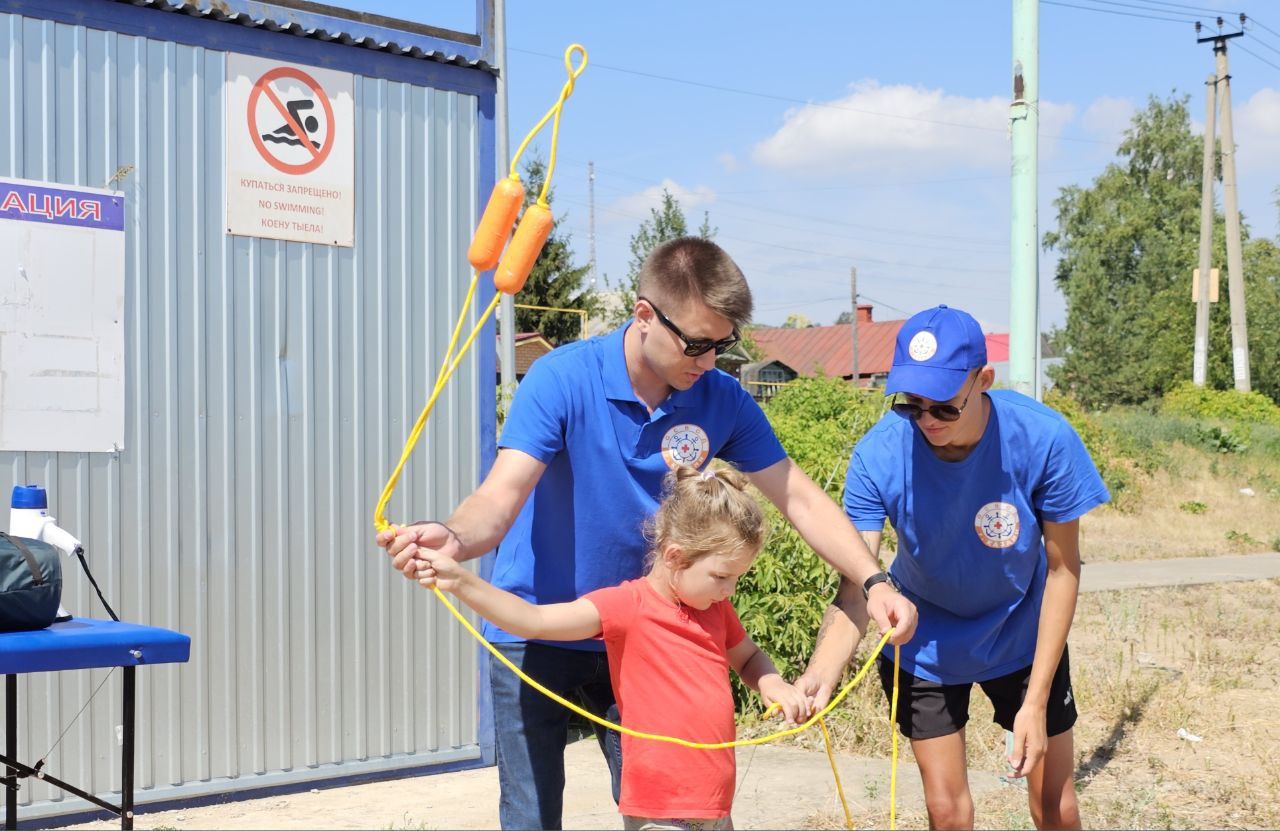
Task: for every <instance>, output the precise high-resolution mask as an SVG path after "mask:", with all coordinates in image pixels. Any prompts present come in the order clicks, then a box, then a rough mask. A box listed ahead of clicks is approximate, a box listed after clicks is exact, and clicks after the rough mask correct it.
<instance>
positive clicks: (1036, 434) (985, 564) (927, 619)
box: [796, 306, 1110, 828]
mask: <svg viewBox="0 0 1280 831" xmlns="http://www.w3.org/2000/svg"><path fill="white" fill-rule="evenodd" d="M994 377H995V373H994V370H993V369H992V368H991V367H990V366H988V365H987V350H986V338H985V336H984V335H983V333H982V329H981V327H979V325H978V322H977V321H976V320H974V319H973V317H972V316H970V315H969V314H967V313H966V312H963V311H960V310H959V309H952V308H948V307H946V306H937V307H935V308H932V309H927V310H925V311H923V312H920V313H919V314H916V315H914V316H913V317H911V318H910V319H909V320H908V321H907V322H906V323H905V324H904V325H903V327H902V329H901V330H900V331H899V333H898V337H897V343H896V346H895V350H894V358H893V366H892V368H891V370H890V372H889V379H888V382H887V384H886V387H885V392H886V393H888V394H892V395H894V400H893V408H892V409H893V413H892V414H891V415H887V416H886V417H885V418H883V419H882V420H881V421H880V422H879V423H878V424H876V425H875V426H874V427H873V428H872V429H871V430H869V431H868V432H867V434H866V435H865V436H863V438H862V440H861V441H859V442H858V444H857V446H856V447H855V448H854V451H853V457H852V458H851V459H850V461H849V471H848V475H847V479H846V482H845V493H844V506H845V513H846V514H848V516H849V519H850V521H852V522H853V524H854V526H855V527H856V528H857V529H858V531H859V532H860V533H861V534H862V536H863V538H864V539H865V540H866V542H867V544H868V546H869V547H870V548H871V550H872V552H873V553H878V551H879V546H880V535H881V532H882V530H883V529H884V522H885V520H886V519H887V520H888V521H889V522H890V524H892V525H893V528H894V530H895V531H896V532H897V535H898V552H897V556H896V558H895V559H894V561H893V564H892V565H891V566H890V568H889V571H888V572H887V573H885V572H882V573H880V574H876V575H873V576H872V577H870V578H868V579H867V581H866V583H865V585H863V586H856V585H853V584H852V583H851V582H850V581H848V580H843V581H842V583H841V586H840V591H839V594H838V595H837V598H836V602H835V604H833V606H832V607H830V608H828V610H827V614H826V616H825V617H824V620H823V628H822V631H821V632H820V633H819V636H818V645H817V647H816V648H815V651H814V656H813V659H812V660H811V661H810V664H809V668H808V670H807V671H806V673H805V675H804V676H802V677H801V679H799V680H798V681H797V683H796V686H797V687H799V688H800V689H801V690H802V691H804V692H807V693H808V694H811V695H814V696H815V698H816V703H817V704H818V706H822V705H823V704H824V702H825V701H826V700H827V699H828V698H829V696H830V694H831V690H832V689H833V688H834V687H835V686H836V684H837V683H838V681H839V678H840V674H841V672H842V670H843V668H844V666H845V664H846V663H847V662H848V660H849V659H850V657H851V656H852V654H853V651H854V649H855V647H856V646H857V643H858V640H859V638H860V637H861V632H862V630H863V629H864V628H865V626H866V615H865V612H862V611H861V606H862V598H863V593H864V592H866V591H868V590H869V589H870V588H871V587H872V586H874V585H875V584H876V583H879V582H886V581H887V582H889V583H890V584H892V585H894V586H896V587H897V588H898V589H899V591H901V592H902V593H903V594H904V595H906V596H907V597H908V598H909V599H910V600H911V601H912V602H914V603H915V605H916V607H917V608H918V610H919V624H918V626H917V629H916V633H915V635H914V637H913V638H912V639H911V641H909V642H908V643H907V644H905V645H904V646H903V647H902V663H901V670H900V675H899V685H900V692H899V696H900V698H899V703H898V727H899V729H900V730H901V731H902V734H903V735H904V736H906V737H908V738H909V739H910V740H911V747H912V751H913V753H914V754H915V757H916V761H917V763H918V764H919V766H920V775H921V778H922V780H923V782H924V791H925V803H926V805H927V807H928V811H929V822H930V826H931V827H934V828H971V827H973V821H974V813H973V799H972V797H971V795H970V793H969V783H968V771H967V767H966V764H965V731H964V728H965V723H966V722H967V721H968V718H969V694H970V690H971V689H972V686H973V684H975V683H976V684H978V685H979V686H980V687H982V690H983V692H984V693H985V694H986V695H987V697H988V698H989V699H990V700H991V703H992V705H993V706H994V708H995V721H996V722H997V723H999V724H1000V725H1001V726H1002V727H1004V728H1005V729H1006V730H1009V731H1011V732H1012V733H1013V747H1012V752H1011V753H1010V755H1009V764H1010V765H1011V767H1012V768H1013V775H1014V776H1025V777H1026V779H1027V786H1028V787H1027V790H1028V796H1029V801H1030V808H1031V817H1032V819H1033V820H1034V822H1035V824H1036V827H1038V828H1079V827H1080V813H1079V808H1078V805H1077V802H1076V795H1075V788H1074V782H1073V770H1074V765H1075V759H1074V749H1073V741H1072V726H1073V725H1074V724H1075V720H1076V708H1075V702H1074V698H1073V696H1072V692H1071V675H1070V667H1069V663H1068V654H1067V633H1068V631H1069V630H1070V628H1071V620H1072V617H1073V616H1074V614H1075V606H1076V596H1077V592H1078V590H1079V584H1080V548H1079V538H1080V535H1079V521H1080V517H1081V516H1082V515H1084V514H1085V513H1087V512H1088V511H1089V510H1091V509H1092V508H1094V507H1096V506H1098V505H1100V504H1102V503H1104V502H1106V501H1108V499H1109V498H1110V496H1109V494H1108V493H1107V489H1106V486H1105V485H1104V484H1103V483H1102V479H1101V477H1100V476H1099V475H1098V471H1097V468H1096V467H1095V466H1094V464H1093V461H1092V459H1090V457H1089V454H1088V452H1087V451H1086V450H1085V448H1084V445H1083V443H1082V442H1081V441H1080V437H1079V436H1078V435H1076V433H1075V431H1074V430H1073V429H1072V428H1071V426H1070V425H1069V424H1068V423H1067V421H1066V420H1065V419H1064V418H1063V417H1062V416H1061V415H1060V414H1058V413H1057V412H1055V411H1053V410H1051V409H1049V408H1048V407H1045V406H1044V405H1042V404H1039V403H1038V402H1036V401H1035V400H1033V399H1031V398H1028V397H1026V396H1024V395H1021V394H1020V393H1017V392H1013V391H1012V390H992V389H991V385H992V382H993V381H994ZM880 676H881V681H882V683H883V685H884V688H885V692H886V694H889V693H890V692H891V691H892V687H893V680H894V679H893V665H892V662H891V661H889V660H888V659H887V658H886V657H885V656H884V655H881V658H880Z"/></svg>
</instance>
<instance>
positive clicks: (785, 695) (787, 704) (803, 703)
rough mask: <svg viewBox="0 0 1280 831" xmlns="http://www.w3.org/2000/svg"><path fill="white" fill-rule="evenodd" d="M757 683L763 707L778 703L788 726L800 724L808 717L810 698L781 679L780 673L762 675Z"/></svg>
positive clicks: (810, 705) (810, 706) (810, 704)
mask: <svg viewBox="0 0 1280 831" xmlns="http://www.w3.org/2000/svg"><path fill="white" fill-rule="evenodd" d="M759 684H760V697H761V698H763V699H764V703H765V707H766V708H768V707H772V706H773V705H775V704H776V705H778V707H780V708H781V709H782V716H783V718H784V719H786V723H787V725H788V726H790V725H795V724H802V723H803V722H804V721H805V720H807V719H808V718H809V715H810V713H811V708H812V699H810V698H809V697H808V696H807V695H805V694H804V693H802V692H800V690H798V689H796V688H795V687H794V686H793V685H791V684H788V683H787V682H786V681H783V680H782V676H781V675H778V674H776V673H770V674H769V675H762V676H761V677H760V681H759Z"/></svg>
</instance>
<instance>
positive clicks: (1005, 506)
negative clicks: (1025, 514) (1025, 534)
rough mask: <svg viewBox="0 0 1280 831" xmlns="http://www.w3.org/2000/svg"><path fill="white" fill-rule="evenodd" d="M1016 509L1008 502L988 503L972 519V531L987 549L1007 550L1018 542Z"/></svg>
mask: <svg viewBox="0 0 1280 831" xmlns="http://www.w3.org/2000/svg"><path fill="white" fill-rule="evenodd" d="M1019 525H1020V523H1019V522H1018V509H1017V508H1016V507H1014V506H1013V505H1010V504H1009V503H1008V502H988V503H987V504H986V505H983V506H982V507H981V508H979V509H978V514H977V516H975V517H974V518H973V530H975V531H977V532H978V539H980V540H982V544H983V545H985V546H986V547H987V548H1008V547H1009V546H1011V545H1013V544H1014V543H1016V542H1017V541H1018V530H1019Z"/></svg>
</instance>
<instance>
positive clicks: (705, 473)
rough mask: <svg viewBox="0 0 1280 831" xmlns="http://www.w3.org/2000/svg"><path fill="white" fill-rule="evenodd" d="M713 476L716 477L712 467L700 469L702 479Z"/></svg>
mask: <svg viewBox="0 0 1280 831" xmlns="http://www.w3.org/2000/svg"><path fill="white" fill-rule="evenodd" d="M714 478H716V472H715V470H713V469H712V468H705V469H704V470H703V471H702V481H704V482H705V481H707V480H708V479H714Z"/></svg>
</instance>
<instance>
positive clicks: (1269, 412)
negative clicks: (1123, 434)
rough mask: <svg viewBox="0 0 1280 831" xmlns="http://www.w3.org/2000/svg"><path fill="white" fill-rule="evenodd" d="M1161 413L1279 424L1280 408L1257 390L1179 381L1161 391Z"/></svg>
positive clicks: (1246, 422) (1276, 425)
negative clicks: (1165, 390)
mask: <svg viewBox="0 0 1280 831" xmlns="http://www.w3.org/2000/svg"><path fill="white" fill-rule="evenodd" d="M1160 409H1161V412H1164V413H1167V414H1170V415H1182V416H1189V417H1191V418H1209V419H1218V420H1221V421H1234V422H1243V423H1245V424H1269V425H1272V426H1274V427H1280V407H1277V406H1276V403H1275V402H1274V401H1272V400H1271V399H1270V398H1267V397H1266V396H1265V395H1263V394H1262V393H1260V392H1240V391H1238V390H1214V389H1209V388H1208V387H1197V386H1196V385H1195V384H1193V383H1191V382H1190V381H1186V382H1183V383H1182V384H1180V385H1178V386H1177V387H1175V388H1173V389H1172V390H1170V391H1169V392H1168V393H1166V394H1165V396H1164V400H1163V401H1162V402H1161V404H1160Z"/></svg>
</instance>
